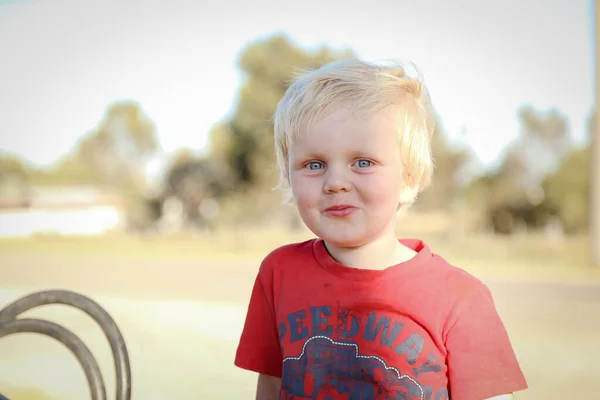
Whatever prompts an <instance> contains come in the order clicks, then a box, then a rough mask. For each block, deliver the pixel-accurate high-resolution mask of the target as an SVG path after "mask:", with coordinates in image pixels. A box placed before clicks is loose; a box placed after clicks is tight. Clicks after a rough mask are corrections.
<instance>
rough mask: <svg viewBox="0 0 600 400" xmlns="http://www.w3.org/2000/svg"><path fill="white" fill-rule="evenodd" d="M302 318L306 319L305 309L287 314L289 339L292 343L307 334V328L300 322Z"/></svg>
mask: <svg viewBox="0 0 600 400" xmlns="http://www.w3.org/2000/svg"><path fill="white" fill-rule="evenodd" d="M303 319H306V310H300V311H296V312H295V313H292V314H290V315H288V322H289V324H290V341H291V342H292V343H294V342H297V341H298V340H301V339H304V338H305V337H307V336H308V328H307V327H306V326H304V323H303V322H302V320H303Z"/></svg>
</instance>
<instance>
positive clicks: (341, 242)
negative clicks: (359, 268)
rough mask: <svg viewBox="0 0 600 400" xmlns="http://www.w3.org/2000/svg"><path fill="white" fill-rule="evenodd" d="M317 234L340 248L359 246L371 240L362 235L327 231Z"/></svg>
mask: <svg viewBox="0 0 600 400" xmlns="http://www.w3.org/2000/svg"><path fill="white" fill-rule="evenodd" d="M317 236H319V237H320V238H321V239H323V240H324V241H326V242H327V243H329V244H331V245H333V246H336V247H342V248H344V247H345V248H352V247H359V246H362V245H364V244H365V243H368V242H369V241H371V240H372V238H370V237H368V236H364V235H347V234H346V235H344V234H335V233H329V232H321V234H317Z"/></svg>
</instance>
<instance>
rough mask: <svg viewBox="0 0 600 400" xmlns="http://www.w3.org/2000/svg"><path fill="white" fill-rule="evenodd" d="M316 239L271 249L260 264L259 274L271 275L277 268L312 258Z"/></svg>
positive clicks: (303, 262)
mask: <svg viewBox="0 0 600 400" xmlns="http://www.w3.org/2000/svg"><path fill="white" fill-rule="evenodd" d="M316 240H317V239H309V240H306V241H303V242H296V243H289V244H286V245H283V246H280V247H278V248H276V249H274V250H272V251H271V252H270V253H269V254H267V255H266V256H265V258H264V259H263V260H262V262H261V265H260V270H259V274H260V275H271V276H272V275H273V274H274V273H276V272H277V271H278V270H280V269H282V268H284V267H287V266H290V265H293V264H305V263H306V262H307V260H308V259H310V258H314V256H313V245H314V243H315V241H316Z"/></svg>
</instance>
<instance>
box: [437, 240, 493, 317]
mask: <svg viewBox="0 0 600 400" xmlns="http://www.w3.org/2000/svg"><path fill="white" fill-rule="evenodd" d="M425 271H426V272H425V276H426V277H427V278H426V280H427V282H429V285H431V286H433V287H435V290H436V291H437V292H438V293H439V294H440V295H441V296H442V297H443V299H444V303H445V304H446V305H448V306H451V307H452V308H460V307H462V306H464V305H465V304H466V303H470V302H474V301H475V302H477V301H480V300H491V292H490V290H489V288H488V286H487V285H486V284H485V283H484V282H483V281H482V280H481V279H479V278H478V277H476V276H474V275H473V274H471V273H470V272H468V271H466V270H465V269H463V268H461V267H460V266H457V265H455V264H453V263H452V262H450V261H448V260H447V259H446V258H445V257H443V256H441V255H440V254H437V253H435V252H432V253H431V259H430V260H429V263H428V266H427V268H426V269H425Z"/></svg>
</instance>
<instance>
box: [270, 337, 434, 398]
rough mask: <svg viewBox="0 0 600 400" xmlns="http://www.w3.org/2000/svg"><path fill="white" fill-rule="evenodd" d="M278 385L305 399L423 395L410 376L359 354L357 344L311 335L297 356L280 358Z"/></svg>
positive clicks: (375, 357)
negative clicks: (281, 372)
mask: <svg viewBox="0 0 600 400" xmlns="http://www.w3.org/2000/svg"><path fill="white" fill-rule="evenodd" d="M282 387H283V390H285V393H286V395H287V396H297V397H298V398H309V399H324V400H325V399H344V398H345V399H403V400H422V399H423V398H424V396H423V388H422V387H421V386H420V385H419V384H418V383H417V382H415V380H414V379H413V378H411V377H410V376H408V375H402V374H401V373H400V371H398V370H397V369H396V368H394V367H388V366H387V365H386V364H385V361H383V360H382V359H381V358H379V357H377V356H364V355H360V354H359V349H358V345H356V344H349V343H340V342H335V341H333V340H332V339H330V338H327V337H324V336H315V337H311V338H310V339H309V340H308V341H307V342H306V343H305V345H304V348H303V349H302V354H301V355H300V357H297V358H296V357H289V358H287V359H285V360H284V365H283V376H282ZM286 398H289V397H286Z"/></svg>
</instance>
